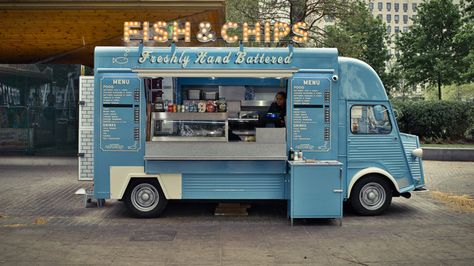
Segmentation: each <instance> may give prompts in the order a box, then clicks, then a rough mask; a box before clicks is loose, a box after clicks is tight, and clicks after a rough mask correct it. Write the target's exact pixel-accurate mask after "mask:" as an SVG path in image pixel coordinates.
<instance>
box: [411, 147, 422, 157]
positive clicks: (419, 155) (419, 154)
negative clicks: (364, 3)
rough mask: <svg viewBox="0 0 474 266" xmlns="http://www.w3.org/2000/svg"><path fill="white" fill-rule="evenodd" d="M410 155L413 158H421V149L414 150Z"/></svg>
mask: <svg viewBox="0 0 474 266" xmlns="http://www.w3.org/2000/svg"><path fill="white" fill-rule="evenodd" d="M411 155H413V156H415V157H420V158H422V157H423V149H422V148H416V149H414V150H413V151H411Z"/></svg>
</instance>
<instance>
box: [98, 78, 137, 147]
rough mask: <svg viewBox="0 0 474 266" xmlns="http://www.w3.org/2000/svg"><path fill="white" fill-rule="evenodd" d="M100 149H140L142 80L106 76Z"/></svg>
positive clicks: (102, 97)
mask: <svg viewBox="0 0 474 266" xmlns="http://www.w3.org/2000/svg"><path fill="white" fill-rule="evenodd" d="M100 102H101V106H100V148H101V149H102V150H103V151H138V150H139V149H140V146H141V141H140V80H139V79H138V78H130V77H104V78H102V80H101V81H100Z"/></svg>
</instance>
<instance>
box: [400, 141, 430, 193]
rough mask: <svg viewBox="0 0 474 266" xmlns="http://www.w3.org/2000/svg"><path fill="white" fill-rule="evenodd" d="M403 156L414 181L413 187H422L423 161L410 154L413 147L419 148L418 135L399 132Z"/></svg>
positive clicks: (423, 180) (423, 183)
mask: <svg viewBox="0 0 474 266" xmlns="http://www.w3.org/2000/svg"><path fill="white" fill-rule="evenodd" d="M400 136H401V140H402V144H403V148H404V149H405V156H406V158H407V161H408V165H409V166H410V171H411V175H412V177H413V180H414V181H415V184H414V185H415V187H423V186H424V185H425V177H424V174H423V161H422V159H421V158H419V157H415V156H413V155H412V151H413V150H414V149H417V148H420V140H419V139H418V136H415V135H410V134H405V133H400Z"/></svg>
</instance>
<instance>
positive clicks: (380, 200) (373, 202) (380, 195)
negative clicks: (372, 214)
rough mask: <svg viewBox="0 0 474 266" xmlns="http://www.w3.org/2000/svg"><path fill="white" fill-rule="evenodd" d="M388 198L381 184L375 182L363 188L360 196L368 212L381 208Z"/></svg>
mask: <svg viewBox="0 0 474 266" xmlns="http://www.w3.org/2000/svg"><path fill="white" fill-rule="evenodd" d="M386 198H387V195H386V194H385V189H384V188H383V187H382V186H381V185H380V184H379V183H375V182H370V183H367V184H366V185H365V186H363V187H362V189H361V190H360V194H359V201H360V203H361V204H362V206H363V207H364V208H366V209H368V210H377V209H379V208H381V207H382V206H383V205H384V203H385V200H386Z"/></svg>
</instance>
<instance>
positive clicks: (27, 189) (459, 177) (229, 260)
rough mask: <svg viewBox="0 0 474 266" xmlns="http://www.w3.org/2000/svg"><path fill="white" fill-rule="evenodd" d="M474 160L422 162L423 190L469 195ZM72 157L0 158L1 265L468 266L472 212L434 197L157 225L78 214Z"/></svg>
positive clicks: (189, 212)
mask: <svg viewBox="0 0 474 266" xmlns="http://www.w3.org/2000/svg"><path fill="white" fill-rule="evenodd" d="M473 164H474V163H472V162H470V163H469V162H435V161H426V162H424V169H425V175H426V177H427V184H428V186H429V188H430V189H431V190H439V191H444V192H449V193H454V194H458V195H464V194H466V195H472V192H473V189H472V188H473V186H472V184H473V183H474V165H473ZM90 185H91V183H90V182H79V181H77V160H76V159H75V158H48V157H0V265H31V264H34V265H64V264H68V265H74V264H78V265H84V264H90V265H95V264H97V265H98V264H100V265H132V264H133V265H137V264H143V265H148V264H150V265H329V264H330V265H333V264H343V265H347V264H358V265H378V264H383V265H400V264H410V265H411V264H418V265H433V264H436V265H444V264H448V265H472V262H473V261H474V213H472V212H461V211H458V210H455V209H453V208H451V207H450V206H449V205H447V204H445V202H443V201H440V200H438V199H436V198H434V197H432V195H431V192H421V193H414V194H413V196H412V198H410V199H405V198H395V199H394V201H393V203H392V206H391V208H390V209H389V210H388V211H387V213H385V214H384V215H381V216H376V217H360V216H356V215H354V214H353V213H352V212H351V211H350V209H348V208H345V210H344V218H343V223H342V226H338V225H337V223H336V222H335V221H333V220H330V219H327V220H326V219H315V220H298V221H297V222H296V223H295V226H293V227H291V226H290V224H289V221H288V220H287V219H286V216H285V214H286V205H285V203H284V202H281V201H276V202H275V201H270V202H253V203H252V208H250V209H249V216H243V217H226V216H224V217H221V216H219V217H216V216H213V215H212V212H213V209H214V207H215V205H216V204H215V203H213V202H204V203H203V202H170V203H169V204H168V206H167V209H166V210H165V212H164V214H163V216H162V217H160V218H156V219H134V218H130V217H129V216H128V214H127V213H126V211H125V207H124V206H123V203H122V202H119V201H107V203H106V205H105V207H104V208H101V209H98V208H93V207H90V208H83V207H82V206H81V198H80V197H78V196H76V195H74V192H75V191H76V190H77V189H78V188H80V187H84V186H90Z"/></svg>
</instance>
